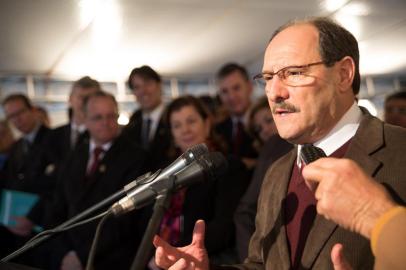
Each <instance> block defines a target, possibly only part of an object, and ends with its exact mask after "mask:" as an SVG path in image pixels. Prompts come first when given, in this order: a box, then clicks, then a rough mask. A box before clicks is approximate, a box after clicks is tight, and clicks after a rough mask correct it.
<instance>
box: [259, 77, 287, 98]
mask: <svg viewBox="0 0 406 270" xmlns="http://www.w3.org/2000/svg"><path fill="white" fill-rule="evenodd" d="M265 93H266V95H267V97H268V99H270V100H271V101H272V102H278V101H281V100H285V99H287V98H289V91H288V89H287V87H286V85H285V84H284V83H283V82H282V80H281V79H280V78H279V76H274V77H273V79H272V80H271V81H269V82H267V84H266V85H265Z"/></svg>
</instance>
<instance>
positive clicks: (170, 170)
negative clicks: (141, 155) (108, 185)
mask: <svg viewBox="0 0 406 270" xmlns="http://www.w3.org/2000/svg"><path fill="white" fill-rule="evenodd" d="M208 152H209V150H208V149H207V146H206V145H205V144H204V143H201V144H197V145H194V146H192V147H191V148H189V149H188V150H186V151H185V152H184V153H183V154H182V155H181V156H179V157H178V158H177V159H176V160H175V161H174V162H172V163H171V165H169V166H168V167H166V168H165V169H164V170H162V171H161V170H158V171H157V172H155V173H154V174H152V175H151V173H150V172H148V173H146V174H144V175H141V176H139V177H138V178H137V179H135V180H134V181H132V182H131V183H129V184H127V185H125V186H124V188H123V190H124V191H125V192H126V194H127V196H129V194H130V193H131V192H132V191H133V190H134V188H136V187H137V186H140V185H143V184H145V183H148V182H150V181H153V180H154V179H156V178H158V177H159V178H162V177H167V176H170V175H172V174H174V173H176V172H178V171H180V170H181V169H183V168H185V167H186V166H187V165H189V164H190V163H192V162H193V161H194V160H195V159H196V158H198V157H200V156H201V155H203V154H205V153H208Z"/></svg>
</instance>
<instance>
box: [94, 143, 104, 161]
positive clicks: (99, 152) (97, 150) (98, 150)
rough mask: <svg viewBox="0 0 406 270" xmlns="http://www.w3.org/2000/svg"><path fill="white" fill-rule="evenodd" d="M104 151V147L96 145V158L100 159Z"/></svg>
mask: <svg viewBox="0 0 406 270" xmlns="http://www.w3.org/2000/svg"><path fill="white" fill-rule="evenodd" d="M103 152H104V149H103V148H102V147H99V146H98V147H96V148H95V149H93V155H94V158H95V159H98V158H99V157H100V154H101V153H103Z"/></svg>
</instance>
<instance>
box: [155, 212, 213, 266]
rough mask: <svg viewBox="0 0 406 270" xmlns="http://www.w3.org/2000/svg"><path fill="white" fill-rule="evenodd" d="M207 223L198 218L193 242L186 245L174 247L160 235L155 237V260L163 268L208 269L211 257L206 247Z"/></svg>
mask: <svg viewBox="0 0 406 270" xmlns="http://www.w3.org/2000/svg"><path fill="white" fill-rule="evenodd" d="M204 232H205V224H204V221H203V220H198V221H197V222H196V224H195V228H194V230H193V238H192V243H191V244H190V245H188V246H185V247H179V248H176V247H173V246H171V245H169V244H168V243H167V242H166V241H164V240H163V239H162V238H160V237H159V236H155V238H154V242H153V243H154V246H155V247H156V251H155V262H156V264H157V265H158V266H159V267H161V268H163V269H170V270H186V269H187V270H192V269H195V270H208V269H209V259H208V256H207V251H206V248H205V247H204Z"/></svg>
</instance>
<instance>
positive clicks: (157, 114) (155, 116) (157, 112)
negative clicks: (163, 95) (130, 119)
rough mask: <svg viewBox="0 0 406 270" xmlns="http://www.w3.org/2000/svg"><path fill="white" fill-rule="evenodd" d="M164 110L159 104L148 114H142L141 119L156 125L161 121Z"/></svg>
mask: <svg viewBox="0 0 406 270" xmlns="http://www.w3.org/2000/svg"><path fill="white" fill-rule="evenodd" d="M163 110H164V105H163V104H162V103H161V104H159V105H158V106H157V107H156V108H155V109H153V110H152V111H151V112H149V113H145V112H142V118H143V120H145V119H146V118H149V119H150V120H151V122H152V123H156V122H158V121H159V120H160V119H161V114H162V112H163Z"/></svg>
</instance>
